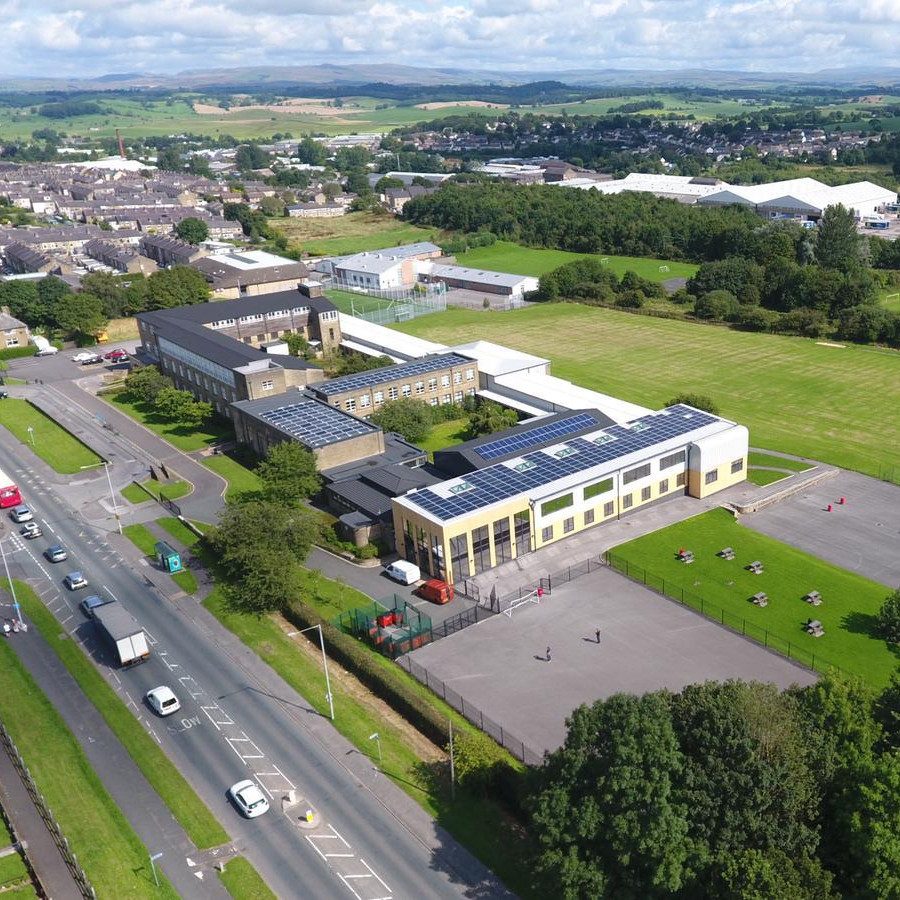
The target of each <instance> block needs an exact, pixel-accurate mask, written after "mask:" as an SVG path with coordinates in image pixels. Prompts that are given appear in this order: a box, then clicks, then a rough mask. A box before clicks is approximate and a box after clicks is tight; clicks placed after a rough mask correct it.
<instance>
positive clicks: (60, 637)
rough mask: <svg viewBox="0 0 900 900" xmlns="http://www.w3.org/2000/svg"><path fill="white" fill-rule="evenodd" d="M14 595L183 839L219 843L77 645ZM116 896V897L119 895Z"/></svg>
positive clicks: (211, 824)
mask: <svg viewBox="0 0 900 900" xmlns="http://www.w3.org/2000/svg"><path fill="white" fill-rule="evenodd" d="M17 590H18V593H19V599H20V602H21V603H22V605H23V608H24V609H25V612H26V613H27V615H28V616H29V618H30V619H31V620H32V621H33V622H34V624H35V625H36V626H37V628H38V630H39V631H40V632H41V634H42V635H43V637H44V640H46V641H47V643H48V644H50V646H51V647H52V648H53V650H54V651H55V652H56V654H57V655H58V656H59V658H60V659H61V660H62V662H63V664H64V665H65V667H66V668H67V669H68V670H69V673H70V674H71V675H72V677H73V678H74V679H75V680H76V681H77V682H78V684H79V686H80V687H81V689H82V691H84V693H85V695H86V696H87V698H88V699H89V700H90V701H91V703H93V704H94V706H96V707H97V709H98V710H99V712H100V714H101V715H102V716H103V718H104V719H105V720H106V724H107V725H109V727H110V728H111V729H112V731H113V733H114V734H115V735H116V737H117V738H118V739H119V741H120V742H121V743H122V746H123V747H125V749H126V750H127V751H128V755H129V756H130V757H131V758H132V759H133V760H134V761H135V763H136V764H137V766H138V768H139V769H140V770H141V772H142V773H143V774H144V777H145V778H146V779H147V781H149V782H150V784H151V785H152V787H153V789H154V790H155V791H156V792H157V793H158V794H159V796H160V797H161V798H162V799H163V801H164V802H165V804H166V806H168V807H169V809H170V810H171V812H172V815H173V816H174V817H175V818H176V819H177V820H178V822H179V824H180V825H181V827H182V828H184V830H185V831H186V832H187V835H188V837H189V838H190V839H191V840H192V841H193V842H194V843H195V844H196V845H197V847H198V848H200V849H205V848H207V847H215V846H217V845H219V844H223V843H225V842H226V841H227V840H228V834H227V833H226V832H225V829H224V828H222V826H221V825H220V824H219V823H218V821H217V820H216V818H215V816H213V814H212V813H211V812H210V811H209V809H207V807H206V805H205V804H204V803H203V801H202V800H201V799H200V797H198V796H197V794H196V793H194V790H193V788H192V787H191V786H190V785H189V784H188V783H187V781H186V780H185V778H184V776H183V775H182V774H181V773H180V772H179V771H178V769H177V768H176V767H175V765H174V764H173V763H172V762H171V761H170V760H169V758H168V757H167V756H166V755H165V753H163V751H162V750H161V749H160V748H159V746H158V745H157V744H156V743H154V741H153V739H152V738H151V737H150V735H149V734H147V732H146V731H144V729H143V727H142V725H141V724H140V722H138V720H137V719H136V718H135V717H134V716H133V715H132V714H131V712H130V711H129V709H128V707H127V706H125V704H124V703H123V702H122V701H121V700H120V699H119V697H118V696H117V695H116V693H115V691H113V689H112V688H111V687H110V686H109V685H108V684H107V683H106V681H105V680H104V678H103V676H102V675H101V674H100V673H99V672H98V671H97V669H96V668H94V665H93V664H92V663H91V661H90V660H89V659H88V658H87V657H86V656H85V655H84V654H83V653H82V652H81V650H80V649H79V647H78V645H77V644H75V643H74V642H72V641H71V640H69V639H68V637H67V636H66V635H65V633H64V632H61V630H60V626H59V623H58V622H57V621H56V619H55V618H54V616H53V614H52V613H51V612H50V611H49V610H47V609H46V608H45V607H44V606H43V604H42V603H41V602H40V601H39V600H38V598H37V597H36V596H35V594H34V592H33V591H32V590H31V588H30V587H28V585H26V584H24V583H21V582H20V583H18V584H17ZM111 896H112V895H111ZM118 896H122V894H121V892H119V894H118Z"/></svg>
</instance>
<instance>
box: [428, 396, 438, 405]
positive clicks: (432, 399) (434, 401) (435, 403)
mask: <svg viewBox="0 0 900 900" xmlns="http://www.w3.org/2000/svg"><path fill="white" fill-rule="evenodd" d="M428 403H429V405H430V406H437V405H438V398H437V397H432V398H431V399H430V400H429V401H428Z"/></svg>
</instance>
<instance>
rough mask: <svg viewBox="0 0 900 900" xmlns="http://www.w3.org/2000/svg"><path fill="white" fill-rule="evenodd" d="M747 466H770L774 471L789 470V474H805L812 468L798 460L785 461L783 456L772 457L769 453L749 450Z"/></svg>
mask: <svg viewBox="0 0 900 900" xmlns="http://www.w3.org/2000/svg"><path fill="white" fill-rule="evenodd" d="M747 465H748V466H772V467H773V468H775V469H789V470H790V471H791V472H807V471H808V470H809V469H811V468H812V465H811V464H810V463H806V462H803V460H800V459H787V458H786V457H784V456H773V455H772V454H770V453H759V452H758V451H756V450H751V451H750V453H749V454H748V456H747Z"/></svg>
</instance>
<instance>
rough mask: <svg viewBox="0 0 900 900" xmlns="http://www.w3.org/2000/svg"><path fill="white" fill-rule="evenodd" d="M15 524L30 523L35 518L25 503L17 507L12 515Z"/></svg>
mask: <svg viewBox="0 0 900 900" xmlns="http://www.w3.org/2000/svg"><path fill="white" fill-rule="evenodd" d="M10 515H11V516H12V520H13V522H19V523H21V522H30V521H31V520H32V519H33V518H34V513H33V512H32V511H31V509H29V507H27V506H26V505H25V504H24V503H23V504H22V505H21V506H17V507H16V508H15V509H14V510H13V511H12V512H11V513H10Z"/></svg>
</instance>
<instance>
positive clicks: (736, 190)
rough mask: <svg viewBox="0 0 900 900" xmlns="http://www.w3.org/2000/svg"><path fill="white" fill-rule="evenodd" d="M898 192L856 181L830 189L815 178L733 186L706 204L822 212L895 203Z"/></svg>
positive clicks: (713, 195) (708, 200)
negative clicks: (831, 209)
mask: <svg viewBox="0 0 900 900" xmlns="http://www.w3.org/2000/svg"><path fill="white" fill-rule="evenodd" d="M896 197H897V194H896V192H895V191H891V190H888V189H887V188H883V187H879V186H878V185H877V184H872V182H870V181H857V182H854V183H853V184H842V185H840V186H838V187H829V186H828V185H827V184H823V183H822V182H821V181H816V179H815V178H792V179H790V180H788V181H773V182H771V183H769V184H752V185H731V186H730V187H728V188H727V189H726V190H722V191H717V192H715V193H713V194H710V195H709V196H707V197H706V198H704V199H702V200H701V201H700V202H701V203H704V204H723V203H744V204H746V205H748V206H762V207H767V206H772V207H781V208H787V209H809V210H813V211H816V212H822V211H823V210H825V209H827V208H828V207H829V206H835V205H836V204H838V203H842V204H843V205H844V206H846V207H848V208H849V209H853V208H854V207H856V206H857V205H859V204H867V205H871V204H873V203H875V204H879V203H892V202H894V201H895V200H896Z"/></svg>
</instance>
